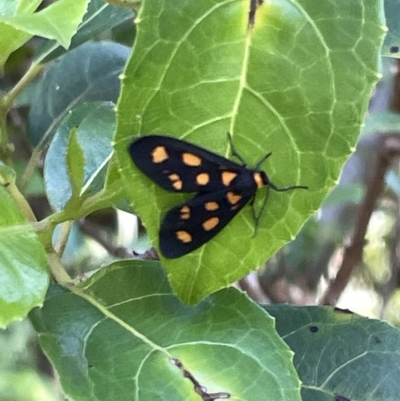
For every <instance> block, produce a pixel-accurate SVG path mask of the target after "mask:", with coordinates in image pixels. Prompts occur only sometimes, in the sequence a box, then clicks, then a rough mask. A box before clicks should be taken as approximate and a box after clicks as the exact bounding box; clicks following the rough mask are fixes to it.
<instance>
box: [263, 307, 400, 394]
mask: <svg viewBox="0 0 400 401" xmlns="http://www.w3.org/2000/svg"><path fill="white" fill-rule="evenodd" d="M265 310H266V311H268V313H270V314H271V315H272V316H274V317H275V318H276V329H277V330H278V333H279V334H280V335H281V336H282V338H283V339H284V340H285V341H286V343H287V344H288V345H289V347H290V348H291V349H292V350H293V351H294V353H295V357H294V365H295V367H296V369H297V372H298V374H299V376H300V379H301V381H302V382H303V384H302V386H303V389H302V398H303V400H304V401H325V400H326V401H335V396H337V395H340V396H342V397H346V398H348V399H349V400H355V401H357V400H363V401H397V400H398V399H399V392H400V382H399V380H398V377H399V374H400V368H399V367H400V331H399V330H398V329H396V328H394V327H392V326H390V325H389V324H387V323H385V322H382V321H379V320H372V319H367V318H364V317H361V316H357V315H355V314H352V313H349V312H347V311H340V310H333V309H332V308H329V307H315V306H313V307H293V306H290V305H268V306H265Z"/></svg>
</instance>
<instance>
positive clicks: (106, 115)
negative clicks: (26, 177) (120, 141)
mask: <svg viewBox="0 0 400 401" xmlns="http://www.w3.org/2000/svg"><path fill="white" fill-rule="evenodd" d="M76 127H77V133H76V135H77V140H78V146H79V147H80V148H81V149H82V150H83V155H84V163H85V165H84V180H83V184H84V185H83V187H82V194H83V193H85V196H88V195H93V194H94V193H96V192H97V191H98V190H100V189H101V188H103V186H104V180H105V173H106V168H105V166H106V164H107V162H108V160H109V158H110V156H111V153H112V147H111V139H112V135H113V133H114V129H115V113H114V105H113V104H112V103H98V102H94V103H87V104H83V105H81V106H78V107H77V108H76V109H74V110H72V111H71V113H70V114H69V115H68V116H67V118H65V120H64V121H63V122H62V124H61V125H60V127H59V129H58V131H57V134H56V135H55V137H54V139H53V141H52V143H51V145H50V147H49V150H48V152H47V156H46V160H45V165H44V177H45V184H46V192H47V196H48V198H49V201H50V204H51V205H52V207H53V208H54V209H55V210H61V209H63V208H64V207H65V205H66V203H67V202H68V200H69V199H70V198H71V194H72V186H71V181H70V177H69V174H68V168H67V160H66V156H65V155H66V154H67V149H68V141H69V135H70V132H71V129H73V128H76ZM70 156H71V159H70V161H69V162H70V163H71V164H73V163H74V159H73V158H74V155H73V154H72V153H71V154H70ZM79 160H80V159H79V158H77V160H76V163H77V165H76V166H77V168H78V170H79V166H78V164H80V162H79ZM73 174H76V172H75V173H73Z"/></svg>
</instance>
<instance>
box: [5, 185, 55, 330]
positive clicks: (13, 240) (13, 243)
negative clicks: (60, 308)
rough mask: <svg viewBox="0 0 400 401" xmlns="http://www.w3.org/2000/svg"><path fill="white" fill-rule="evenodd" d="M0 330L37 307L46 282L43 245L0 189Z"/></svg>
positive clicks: (41, 298)
mask: <svg viewBox="0 0 400 401" xmlns="http://www.w3.org/2000/svg"><path fill="white" fill-rule="evenodd" d="M0 209H1V210H2V211H3V212H2V213H1V214H0V277H1V280H0V328H1V327H5V326H7V325H8V324H9V323H11V322H12V321H15V320H21V319H22V318H23V317H25V316H26V314H27V313H28V312H29V311H30V310H31V309H32V308H33V307H34V306H38V305H41V303H42V301H43V298H44V295H45V292H46V289H47V285H48V281H49V274H48V271H47V259H46V253H45V251H44V248H43V245H42V244H41V243H40V241H39V239H38V238H37V235H36V233H35V232H34V230H33V229H32V228H31V226H30V225H28V224H25V218H24V216H23V215H22V213H21V212H20V211H19V209H18V208H17V206H16V205H15V203H14V201H13V199H11V197H10V195H9V194H8V192H7V191H6V189H5V188H4V187H3V186H0Z"/></svg>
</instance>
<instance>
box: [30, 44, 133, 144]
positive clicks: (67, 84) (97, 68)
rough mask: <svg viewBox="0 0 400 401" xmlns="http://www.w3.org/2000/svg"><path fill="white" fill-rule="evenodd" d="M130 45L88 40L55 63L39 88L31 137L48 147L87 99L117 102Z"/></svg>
mask: <svg viewBox="0 0 400 401" xmlns="http://www.w3.org/2000/svg"><path fill="white" fill-rule="evenodd" d="M127 55H128V48H127V47H125V46H121V45H118V44H115V43H107V42H100V43H85V44H84V45H82V46H80V47H78V48H76V49H74V50H72V51H70V52H68V53H67V54H65V55H64V56H63V57H61V58H60V59H59V60H57V62H54V63H53V64H52V65H51V67H50V68H49V69H48V70H47V71H46V73H45V74H44V76H43V78H42V80H41V82H40V85H39V86H38V88H37V93H36V102H34V103H33V105H32V108H31V110H30V113H29V121H28V136H29V139H30V141H31V143H32V144H33V145H34V146H39V147H42V146H45V145H46V144H48V142H49V141H50V140H51V138H52V136H53V135H54V133H55V131H56V129H57V127H58V124H59V123H60V122H61V121H62V120H63V119H64V117H65V116H66V115H67V113H68V111H69V110H71V108H73V107H75V106H77V105H78V104H80V103H83V102H92V101H113V102H116V100H117V98H118V94H119V86H120V85H119V79H118V76H119V74H120V73H121V71H122V68H123V66H124V64H125V61H126V57H127Z"/></svg>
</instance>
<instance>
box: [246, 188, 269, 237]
mask: <svg viewBox="0 0 400 401" xmlns="http://www.w3.org/2000/svg"><path fill="white" fill-rule="evenodd" d="M266 191H267V193H266V194H265V196H264V201H263V204H262V206H261V210H260V213H258V215H257V213H256V209H255V208H254V201H255V199H256V195H254V196H253V197H252V198H251V201H250V206H251V211H252V213H253V219H254V232H253V237H255V236H256V234H257V230H258V226H259V222H260V220H261V217H262V215H263V214H264V209H265V205H266V204H267V200H268V191H269V187H267V188H266Z"/></svg>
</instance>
